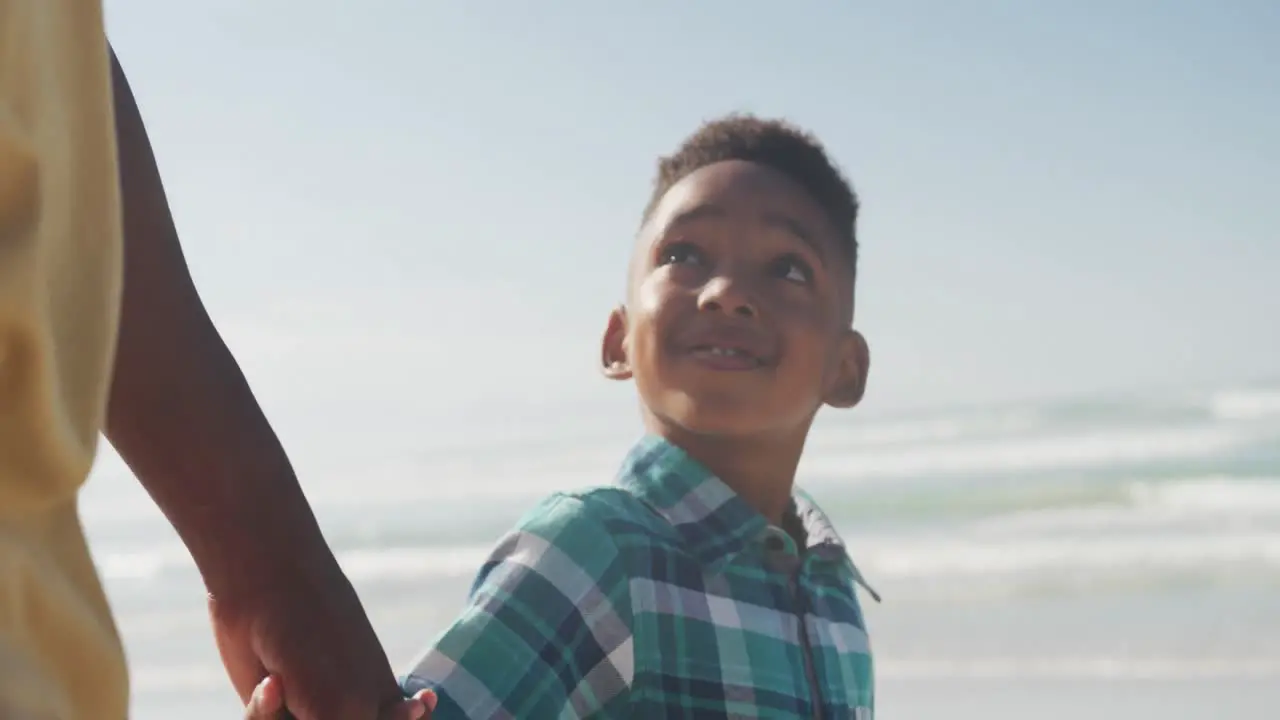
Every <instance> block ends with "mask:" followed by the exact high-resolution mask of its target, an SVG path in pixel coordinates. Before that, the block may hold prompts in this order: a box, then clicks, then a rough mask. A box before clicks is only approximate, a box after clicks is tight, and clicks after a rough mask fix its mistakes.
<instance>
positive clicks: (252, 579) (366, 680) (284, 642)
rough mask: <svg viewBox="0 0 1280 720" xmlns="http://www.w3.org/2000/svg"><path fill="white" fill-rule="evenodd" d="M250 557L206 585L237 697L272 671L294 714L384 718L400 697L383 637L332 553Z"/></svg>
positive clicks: (315, 718) (320, 718) (307, 718)
mask: <svg viewBox="0 0 1280 720" xmlns="http://www.w3.org/2000/svg"><path fill="white" fill-rule="evenodd" d="M264 554H265V553H260V554H259V555H264ZM250 559H251V560H254V561H256V562H246V563H243V564H242V565H243V566H244V567H245V570H244V571H243V572H242V573H241V575H240V576H239V577H237V578H234V579H233V580H234V582H231V583H225V584H222V585H221V586H219V587H216V588H214V587H211V589H210V596H209V614H210V618H211V620H212V622H213V629H214V638H215V640H216V641H217V646H218V651H219V653H220V654H221V656H222V662H223V665H224V666H225V667H226V669H227V674H228V675H229V677H230V678H231V682H232V685H234V686H235V688H236V691H237V693H238V694H239V696H240V700H241V701H242V702H245V703H248V702H249V700H250V696H251V695H252V694H253V693H254V692H255V690H257V689H261V688H260V687H259V686H260V684H261V682H262V680H263V678H266V677H268V676H274V678H275V680H274V683H275V684H276V685H277V689H279V688H280V687H287V688H288V698H287V699H288V709H289V714H291V715H292V716H293V717H295V718H297V719H298V720H383V718H386V717H388V716H387V715H386V714H385V713H386V711H387V710H388V709H390V708H394V707H397V706H399V705H401V704H402V703H403V701H404V693H403V692H402V691H401V689H400V686H399V684H398V683H397V682H396V679H395V675H394V674H393V673H392V671H391V665H390V663H389V662H387V656H386V654H385V653H384V652H383V650H382V645H381V644H380V643H379V642H378V639H377V636H376V635H375V634H374V631H373V627H372V626H371V625H370V624H369V621H368V618H367V617H366V616H365V613H364V609H363V608H362V607H361V605H360V600H359V598H358V597H357V596H356V594H355V591H354V589H353V588H352V587H351V584H350V583H349V582H348V581H347V579H346V577H345V576H343V574H342V571H341V570H340V569H339V568H338V565H337V563H336V562H334V560H333V558H332V556H322V557H320V558H319V559H312V560H310V561H307V559H305V558H298V557H294V558H292V560H293V562H268V560H270V558H263V557H259V556H253V557H252V558H250ZM259 566H261V567H259ZM264 568H265V569H264ZM396 717H397V718H398V717H399V716H396ZM415 717H416V716H415Z"/></svg>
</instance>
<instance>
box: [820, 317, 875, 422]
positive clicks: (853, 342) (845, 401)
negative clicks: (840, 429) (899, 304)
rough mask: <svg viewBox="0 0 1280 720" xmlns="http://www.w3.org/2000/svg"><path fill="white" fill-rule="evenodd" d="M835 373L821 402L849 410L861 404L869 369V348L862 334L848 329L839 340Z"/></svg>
mask: <svg viewBox="0 0 1280 720" xmlns="http://www.w3.org/2000/svg"><path fill="white" fill-rule="evenodd" d="M839 352H840V356H839V358H837V365H836V372H835V374H834V376H833V377H832V378H831V384H830V385H829V386H828V387H827V394H826V397H824V398H823V401H824V402H826V404H828V405H830V406H831V407H835V408H851V407H853V406H854V405H857V404H858V403H859V402H862V395H863V393H865V392H866V390H867V373H868V372H869V371H870V369H871V348H870V347H868V346H867V339H866V338H865V337H863V336H862V333H860V332H858V331H857V330H854V329H852V328H850V329H849V330H848V331H847V332H846V333H845V334H844V337H842V338H841V339H840V349H839Z"/></svg>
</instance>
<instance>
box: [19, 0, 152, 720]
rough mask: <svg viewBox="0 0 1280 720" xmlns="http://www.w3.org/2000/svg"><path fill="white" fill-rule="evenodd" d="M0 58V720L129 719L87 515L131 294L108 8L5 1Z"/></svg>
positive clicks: (63, 1) (67, 0) (62, 0)
mask: <svg viewBox="0 0 1280 720" xmlns="http://www.w3.org/2000/svg"><path fill="white" fill-rule="evenodd" d="M0 57H2V59H0V717H4V718H11V717H13V718H28V717H29V718H66V719H71V718H75V719H77V720H78V719H79V718H90V717H94V718H123V717H125V715H126V713H127V702H128V689H127V681H126V675H125V668H124V658H123V655H122V652H121V648H120V641H119V638H118V636H117V633H116V629H115V626H114V623H113V621H112V618H111V614H110V612H109V610H108V608H107V602H106V599H105V597H104V595H103V591H102V587H101V583H100V582H99V579H98V575H97V572H96V571H95V569H94V566H93V563H92V561H91V560H90V557H89V553H88V549H87V547H86V546H85V540H84V534H83V532H82V530H81V526H80V520H79V517H78V514H77V509H76V498H77V494H78V492H79V489H80V486H81V485H82V484H83V483H84V480H85V477H86V476H87V475H88V472H89V469H90V467H91V466H92V463H93V456H94V452H95V450H96V447H97V442H98V436H99V430H100V428H101V425H102V422H103V416H104V412H105V407H106V402H107V393H108V390H109V386H110V380H111V360H112V357H113V355H114V351H115V333H116V322H117V315H118V309H119V294H120V285H121V237H120V234H121V230H120V199H119V191H118V186H117V174H116V155H115V153H116V151H115V127H114V121H113V119H112V110H111V90H110V81H109V76H108V64H107V62H108V60H107V57H108V56H107V47H106V36H105V34H104V31H103V23H102V7H101V3H100V2H98V1H96V0H0Z"/></svg>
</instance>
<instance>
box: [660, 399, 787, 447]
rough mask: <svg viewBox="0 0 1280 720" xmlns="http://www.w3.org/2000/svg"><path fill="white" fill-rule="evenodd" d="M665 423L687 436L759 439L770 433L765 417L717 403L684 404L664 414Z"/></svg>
mask: <svg viewBox="0 0 1280 720" xmlns="http://www.w3.org/2000/svg"><path fill="white" fill-rule="evenodd" d="M664 417H665V418H666V419H667V421H668V422H670V423H671V424H673V425H675V426H677V427H678V428H679V429H680V430H681V431H683V432H685V433H688V434H690V435H698V436H702V437H718V438H725V439H730V438H744V439H745V438H751V437H759V436H760V435H762V434H765V433H768V432H769V431H770V430H772V429H774V428H773V427H772V425H773V423H771V422H770V418H768V417H767V414H766V413H762V412H760V411H759V410H758V409H756V408H749V409H748V408H735V407H732V406H725V405H723V404H718V403H699V402H684V403H680V406H679V407H676V408H671V412H669V413H665V414H664Z"/></svg>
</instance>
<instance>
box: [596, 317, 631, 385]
mask: <svg viewBox="0 0 1280 720" xmlns="http://www.w3.org/2000/svg"><path fill="white" fill-rule="evenodd" d="M600 365H601V367H600V371H601V372H603V373H604V376H605V377H607V378H609V379H610V380H630V379H631V363H630V362H629V361H628V360H627V309H626V308H625V307H623V306H621V305H619V306H618V307H616V308H614V309H613V312H611V313H609V323H608V324H607V325H605V328H604V339H603V340H601V342H600Z"/></svg>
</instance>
